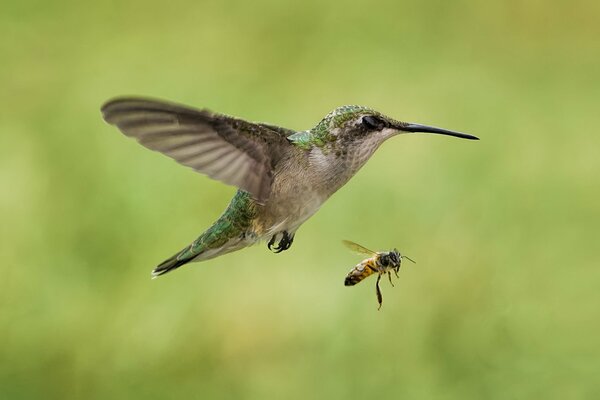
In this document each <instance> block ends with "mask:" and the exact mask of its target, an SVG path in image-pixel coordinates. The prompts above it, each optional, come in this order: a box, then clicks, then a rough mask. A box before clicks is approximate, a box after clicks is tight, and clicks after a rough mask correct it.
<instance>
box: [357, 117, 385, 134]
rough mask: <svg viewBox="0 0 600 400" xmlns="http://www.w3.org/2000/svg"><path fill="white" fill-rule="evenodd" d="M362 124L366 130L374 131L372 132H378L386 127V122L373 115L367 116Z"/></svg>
mask: <svg viewBox="0 0 600 400" xmlns="http://www.w3.org/2000/svg"><path fill="white" fill-rule="evenodd" d="M362 124H363V126H364V127H365V128H367V129H369V130H372V131H374V130H377V131H378V130H381V129H383V128H384V127H385V122H384V121H382V120H381V119H379V118H377V117H375V116H373V115H367V116H365V117H363V118H362Z"/></svg>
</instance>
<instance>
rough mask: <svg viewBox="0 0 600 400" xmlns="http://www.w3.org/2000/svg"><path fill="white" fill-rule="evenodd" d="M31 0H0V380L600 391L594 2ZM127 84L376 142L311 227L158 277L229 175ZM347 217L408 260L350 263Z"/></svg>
mask: <svg viewBox="0 0 600 400" xmlns="http://www.w3.org/2000/svg"><path fill="white" fill-rule="evenodd" d="M598 4H599V3H598V2H591V1H589V2H585V1H568V2H567V1H550V2H548V1H527V2H524V1H514V0H509V1H503V2H496V3H494V2H478V1H466V0H465V1H453V2H443V1H416V0H413V1H410V0H408V1H406V0H405V1H387V2H377V3H375V2H370V1H333V2H323V1H313V0H306V1H303V2H295V3H291V2H290V3H286V2H279V1H252V2H242V1H240V2H236V1H184V0H172V1H169V2H167V3H165V2H159V1H154V0H144V1H137V0H136V1H119V2H117V1H106V2H95V3H94V2H80V1H66V0H63V1H53V2H47V1H27V2H23V1H17V0H8V1H6V0H4V1H3V2H2V7H1V8H2V12H1V13H0V31H1V32H2V34H1V35H0V54H1V55H2V62H0V78H1V81H0V86H1V89H0V106H1V110H2V112H1V116H0V132H1V135H0V177H1V183H2V184H1V185H0V213H1V214H0V218H1V222H0V234H1V235H2V238H1V240H0V251H1V253H0V256H1V264H0V265H1V267H0V268H1V275H0V276H1V278H0V343H2V346H0V359H1V362H0V398H3V399H25V398H26V399H31V398H44V399H65V398H85V399H107V398H125V399H133V398H144V399H154V398H156V399H159V398H186V399H189V398H198V399H206V398H235V399H268V398H286V399H305V398H332V399H342V398H343V399H353V398H357V399H358V398H378V399H387V398H407V399H482V398H488V399H527V398H545V399H565V398H570V399H574V398H599V397H600V383H599V381H598V379H597V378H598V375H599V373H600V346H599V344H600V343H599V329H600V295H599V288H600V268H599V267H600V266H599V265H598V261H599V258H598V255H599V252H598V234H597V232H598V223H599V222H600V187H599V180H598V177H599V173H600V161H599V160H598V157H599V154H598V151H599V149H600V135H598V133H597V130H598V126H599V125H600V117H599V115H600V113H599V112H598V104H599V100H600V84H599V82H600V81H599V78H598V71H600V46H599V45H598V43H599V42H598V39H599V37H600V25H599V24H598V19H599V17H600V12H599V11H600V6H599V5H598ZM124 94H136V95H148V96H153V97H159V98H165V99H170V100H173V101H177V102H181V103H186V104H190V105H195V106H198V107H209V108H211V109H213V110H215V111H219V112H223V113H227V114H231V115H235V116H239V117H242V118H246V119H249V120H256V121H266V122H271V123H276V124H280V125H283V126H286V127H291V128H295V129H299V130H301V129H307V128H309V127H311V126H313V125H314V124H316V123H317V122H318V121H319V120H320V119H321V118H322V117H323V116H324V115H325V114H326V113H327V112H328V111H330V110H331V109H333V108H334V107H337V106H339V105H343V104H363V105H368V106H371V107H373V108H375V109H378V110H380V111H382V112H384V113H386V114H388V115H391V116H393V117H396V118H398V119H403V120H408V121H414V122H420V123H425V124H431V125H437V126H442V127H446V128H449V129H456V130H461V131H465V132H469V133H472V134H476V135H478V136H480V137H481V139H482V140H481V141H480V142H469V141H462V140H458V139H453V138H448V137H441V136H433V135H420V136H419V135H413V136H409V135H407V136H402V137H398V138H394V139H393V140H390V141H389V142H387V143H385V144H384V145H383V146H382V148H381V149H380V150H379V151H378V153H376V154H375V156H374V157H373V159H372V160H371V161H370V162H369V163H368V164H367V165H366V166H365V167H364V168H363V169H362V170H361V171H360V172H359V173H358V175H357V176H356V177H355V178H354V179H353V180H351V181H350V183H349V184H348V185H347V186H346V187H344V188H343V189H342V190H340V191H339V192H338V193H336V194H335V195H334V196H333V197H332V198H331V199H330V200H329V201H328V202H327V203H326V204H325V205H324V206H323V207H322V209H321V210H320V211H319V212H318V213H317V214H316V215H315V216H314V217H313V218H312V219H310V220H309V221H308V222H307V223H306V224H305V225H304V226H302V227H301V229H300V230H299V232H298V234H297V236H296V241H295V243H294V246H293V247H292V248H291V250H290V251H287V252H284V253H282V254H278V255H274V254H271V253H270V252H269V251H268V250H267V249H266V246H265V245H264V244H261V245H260V246H255V247H253V248H250V249H247V250H244V251H242V252H238V253H234V254H231V255H227V256H224V257H221V258H218V259H215V260H212V261H209V262H205V263H202V264H192V265H191V266H186V267H184V268H182V269H180V270H178V271H177V272H175V273H173V274H169V275H167V276H165V277H163V278H160V279H157V280H150V271H151V269H152V268H153V267H154V266H155V265H156V264H157V263H159V262H160V261H162V260H163V259H165V258H166V257H168V256H170V255H172V254H173V253H174V252H175V251H176V250H179V249H180V248H181V247H183V246H184V245H186V244H188V243H189V242H190V241H191V240H193V239H194V238H195V237H196V236H197V235H198V234H199V233H201V232H202V231H203V230H204V229H205V228H206V227H208V226H209V225H210V224H211V223H212V222H213V221H214V220H215V219H216V218H217V217H218V216H219V214H220V213H221V211H222V210H223V209H224V208H225V206H226V204H227V203H228V201H229V198H230V197H231V196H232V194H233V193H234V189H233V188H232V187H228V186H225V185H223V184H221V183H218V182H213V181H211V180H210V179H208V178H206V177H204V176H201V175H198V174H196V173H194V172H193V171H191V170H189V169H186V168H183V167H181V166H179V165H177V164H176V163H174V162H173V161H171V160H169V159H168V158H166V157H164V156H161V155H160V154H157V153H152V152H150V151H148V150H146V149H144V148H142V147H141V146H139V145H137V144H136V143H135V142H134V141H131V140H128V139H127V138H125V137H124V136H123V135H121V134H120V133H119V132H118V131H117V130H116V129H114V128H113V127H110V126H108V125H106V124H105V123H103V121H102V120H101V117H100V112H99V107H100V105H101V104H102V103H103V102H104V101H106V100H107V99H109V98H111V97H113V96H117V95H124ZM341 239H351V240H354V241H356V242H358V243H361V244H363V245H365V246H367V247H371V248H374V249H377V250H384V249H389V248H392V247H398V248H399V249H400V250H401V251H402V252H404V253H406V254H408V255H410V256H411V257H412V258H414V259H416V260H417V262H418V263H417V264H416V265H406V266H405V268H403V269H402V270H401V273H400V278H401V279H400V280H399V281H398V282H397V283H396V287H395V288H391V287H390V286H389V284H388V282H386V281H384V282H382V283H383V285H382V289H383V295H384V304H383V308H382V310H381V311H379V312H378V311H377V303H376V299H375V293H374V284H375V282H374V281H375V279H374V278H371V279H369V280H367V281H365V282H364V283H361V284H360V285H358V286H355V287H352V288H347V287H344V286H343V280H344V276H345V274H346V273H347V271H348V270H349V269H350V268H351V267H352V266H353V265H354V264H356V263H357V262H358V261H359V260H360V259H361V258H360V257H359V256H356V255H354V254H352V253H351V252H349V251H347V249H345V248H344V247H343V246H342V245H341V243H340V241H341Z"/></svg>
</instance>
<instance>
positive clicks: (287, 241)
mask: <svg viewBox="0 0 600 400" xmlns="http://www.w3.org/2000/svg"><path fill="white" fill-rule="evenodd" d="M275 236H277V235H273V236H272V237H271V240H269V243H267V247H268V248H269V250H271V251H272V252H273V253H281V252H282V251H284V250H287V249H289V248H290V247H291V246H292V243H293V242H294V235H290V234H289V233H288V232H287V231H283V232H282V236H281V240H280V241H279V243H277V246H275V247H273V244H275Z"/></svg>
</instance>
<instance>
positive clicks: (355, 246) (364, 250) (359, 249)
mask: <svg viewBox="0 0 600 400" xmlns="http://www.w3.org/2000/svg"><path fill="white" fill-rule="evenodd" d="M342 243H344V245H345V246H346V247H348V248H349V249H350V250H352V251H354V252H356V253H358V254H366V255H368V256H376V255H377V253H376V252H374V251H372V250H369V249H367V248H366V247H363V246H361V245H360V244H358V243H354V242H351V241H350V240H342Z"/></svg>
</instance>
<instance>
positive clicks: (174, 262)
mask: <svg viewBox="0 0 600 400" xmlns="http://www.w3.org/2000/svg"><path fill="white" fill-rule="evenodd" d="M182 253H183V251H180V252H179V253H177V254H175V255H174V256H172V257H170V258H167V259H166V260H165V261H163V262H161V263H160V264H159V265H158V266H157V267H156V268H154V269H153V270H152V279H154V278H156V277H157V276H161V275H164V274H166V273H167V272H169V271H172V270H174V269H177V268H179V267H181V266H182V265H184V264H187V263H189V262H190V261H192V259H189V258H188V259H181V258H179V256H180V255H181V254H182Z"/></svg>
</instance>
